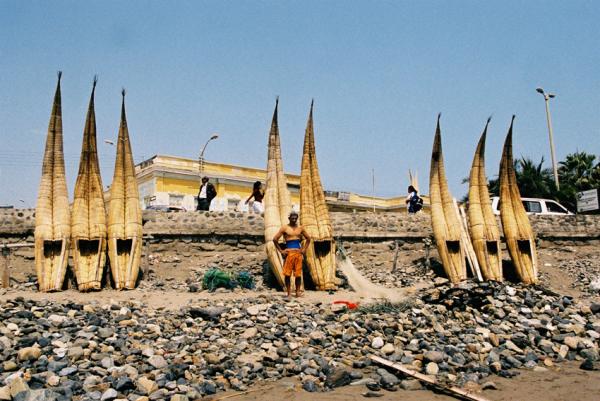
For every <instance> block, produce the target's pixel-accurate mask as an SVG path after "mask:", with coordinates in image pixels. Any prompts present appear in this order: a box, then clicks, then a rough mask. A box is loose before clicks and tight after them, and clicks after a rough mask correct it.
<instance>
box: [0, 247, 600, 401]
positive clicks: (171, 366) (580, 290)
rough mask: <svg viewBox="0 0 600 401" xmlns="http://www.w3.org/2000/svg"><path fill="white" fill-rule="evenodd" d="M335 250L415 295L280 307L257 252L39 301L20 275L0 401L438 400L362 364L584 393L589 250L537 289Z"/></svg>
mask: <svg viewBox="0 0 600 401" xmlns="http://www.w3.org/2000/svg"><path fill="white" fill-rule="evenodd" d="M408 246H411V247H414V244H408V245H407V247H408ZM348 248H349V253H350V256H351V258H352V260H353V261H354V264H355V265H356V266H357V267H358V268H359V269H360V270H361V272H362V273H363V274H364V275H365V276H366V277H369V278H370V279H371V280H372V281H373V282H376V283H378V284H381V285H384V286H386V287H404V288H407V287H410V286H413V285H416V284H423V283H425V284H427V286H426V288H425V289H424V290H421V291H418V292H413V294H414V295H413V296H411V297H407V299H406V300H405V301H404V302H401V303H399V304H390V303H385V302H383V303H375V304H371V305H360V307H359V308H358V309H354V310H348V309H346V308H345V307H343V306H339V305H333V304H332V301H333V300H336V299H345V300H350V301H357V299H355V297H354V296H353V293H352V292H351V291H348V290H342V291H339V292H337V293H335V294H333V295H327V294H323V293H316V292H308V293H307V295H306V297H305V298H302V299H299V300H296V299H293V300H286V299H285V298H284V297H282V295H281V293H279V292H277V291H275V290H273V289H270V288H269V285H268V283H267V282H265V281H263V271H264V266H263V262H264V257H263V256H262V253H261V252H259V251H260V250H257V251H255V252H240V251H238V252H222V251H218V250H207V253H206V255H205V257H204V258H202V260H200V261H195V262H194V263H193V265H187V264H189V263H190V262H189V261H186V260H185V259H184V260H182V259H179V260H177V258H178V256H177V255H172V254H169V253H168V252H167V253H164V254H162V253H157V254H151V255H149V266H150V268H149V269H148V270H147V272H146V276H145V279H144V280H143V281H142V282H141V285H140V288H138V289H137V290H135V291H131V292H115V291H102V292H100V293H93V294H81V293H78V292H76V291H73V290H71V291H67V292H64V293H56V294H40V293H37V292H36V291H35V280H33V279H32V280H29V281H25V282H21V283H19V284H15V286H14V287H13V288H12V289H9V290H0V361H1V362H0V400H76V401H77V400H115V399H119V400H140V401H143V400H148V399H150V400H163V399H165V400H176V401H184V400H193V399H199V398H202V397H207V398H211V397H212V398H213V399H219V398H218V397H220V394H222V392H223V391H229V392H231V391H238V392H240V391H241V392H244V391H248V390H250V391H251V392H250V393H248V394H247V395H244V396H243V397H240V399H248V400H250V399H261V398H252V397H255V396H254V395H253V394H258V395H256V397H260V396H261V395H262V394H267V393H268V394H271V398H274V399H277V398H289V399H302V400H304V399H307V400H308V399H311V400H313V399H314V397H313V396H311V397H312V398H302V396H300V395H296V396H293V397H292V396H291V395H290V394H311V393H314V392H318V393H319V397H318V398H321V396H323V397H328V394H332V393H330V390H332V389H334V388H339V387H340V386H346V385H349V384H353V385H352V386H349V387H344V390H336V391H334V392H333V394H340V395H339V397H342V398H331V399H361V398H364V397H379V396H382V397H383V399H390V398H389V395H390V394H397V393H390V392H393V391H398V392H400V393H402V394H404V395H403V396H402V398H404V399H409V400H410V399H415V400H416V399H446V398H444V396H440V395H435V396H434V395H432V393H431V392H429V391H418V390H425V388H424V387H423V386H422V384H421V383H420V382H418V381H416V380H414V379H411V378H409V377H406V376H402V375H400V374H396V372H394V371H393V370H389V369H385V368H384V367H382V366H378V365H376V364H374V363H373V362H372V361H371V360H370V359H369V356H371V355H379V356H382V357H384V358H386V359H388V360H390V361H395V362H398V363H401V364H403V365H405V366H408V367H410V368H411V369H414V370H416V371H419V372H422V373H424V374H428V375H430V376H432V377H435V378H437V379H438V380H439V381H440V382H441V383H445V384H453V385H458V386H462V387H464V388H467V389H469V390H471V391H473V392H476V393H483V396H485V397H489V398H490V399H494V400H495V399H498V400H499V399H511V398H502V397H503V396H498V395H495V394H504V395H507V397H508V394H512V399H522V397H524V396H526V395H527V391H528V387H529V386H532V385H535V384H538V385H540V383H542V387H543V388H545V389H547V390H548V393H547V397H546V398H540V399H556V400H560V399H565V398H564V397H565V394H569V392H567V393H564V392H563V393H560V394H563V395H556V394H558V393H557V392H552V391H551V390H550V389H551V387H550V385H549V384H543V383H544V382H545V381H546V380H548V379H544V378H547V377H555V379H553V380H557V381H559V382H561V380H563V381H562V382H561V383H563V384H564V385H565V386H572V387H573V388H572V394H574V395H576V398H577V399H581V400H593V399H596V398H595V397H594V395H593V394H594V389H595V390H596V391H600V386H598V388H597V389H596V388H594V387H593V383H600V380H598V379H600V371H598V369H600V356H599V347H600V297H599V295H600V294H599V291H598V289H597V287H596V285H595V283H596V281H597V280H598V277H599V275H600V262H599V259H598V256H599V252H598V250H597V249H595V248H593V247H591V248H589V249H587V248H577V249H575V248H570V247H568V246H567V247H555V248H552V249H543V250H540V270H541V274H540V276H541V285H540V286H530V287H523V286H520V285H519V284H515V283H511V282H510V281H508V282H507V283H504V284H498V283H474V282H472V281H467V282H465V283H463V284H461V285H460V286H459V287H458V288H451V287H450V286H449V285H448V283H447V280H445V279H443V278H441V277H439V276H438V275H437V274H436V271H435V268H436V263H435V259H433V260H431V261H430V262H429V264H430V265H432V266H433V268H429V267H428V262H427V257H426V255H427V254H426V251H425V249H424V248H421V249H418V250H415V249H402V248H400V249H399V251H398V258H397V261H396V262H397V263H396V264H397V268H396V270H395V271H394V272H391V269H392V267H393V260H394V258H395V254H396V252H395V246H394V244H393V243H388V244H383V245H382V244H379V245H377V246H376V248H377V249H375V250H373V249H369V248H367V249H360V247H358V246H349V247H348ZM432 255H433V257H435V253H434V251H432ZM212 267H219V268H220V269H223V270H225V271H228V272H230V273H231V274H232V275H233V276H235V275H236V274H237V273H239V272H240V271H249V272H250V273H251V274H252V275H253V276H254V277H255V279H256V280H255V281H256V284H257V288H256V289H255V290H242V289H235V290H218V291H217V293H216V294H208V293H207V291H203V290H202V289H201V281H202V276H203V275H204V273H205V272H206V271H207V270H208V269H210V268H212ZM342 279H343V277H342ZM408 293H410V291H408ZM563 370H565V371H567V372H569V375H566V376H564V377H563V376H561V374H560V372H561V371H563ZM531 375H533V377H538V379H531V377H532V376H531ZM536 375H537V376H536ZM515 376H519V377H524V378H526V379H525V380H522V381H521V382H522V383H526V384H522V387H519V386H520V385H519V384H515V385H513V384H505V385H503V382H504V381H505V380H511V382H510V383H521V382H520V381H519V379H518V378H516V379H515V378H514V377H515ZM561 377H562V379H561ZM569 377H571V381H566V380H567V379H568V378H569ZM583 378H585V379H583ZM528 380H534V382H533V384H532V382H528ZM582 380H583V381H582ZM578 382H579V383H580V384H577V383H578ZM289 383H291V385H290V384H289ZM515 386H516V387H515ZM590 386H591V387H590ZM495 388H498V389H500V391H499V392H497V393H494V392H493V390H494V389H495ZM514 388H516V390H514ZM291 389H293V393H290V392H289V391H292V390H291ZM519 389H520V390H519ZM254 390H259V391H258V392H257V393H254V392H253V391H254ZM513 390H514V391H517V390H518V391H521V392H518V391H517V392H516V393H515V392H511V391H513ZM590 391H592V395H590V394H588V393H589V392H590ZM228 394H229V393H228ZM235 394H238V393H235ZM411 394H420V395H418V396H412V395H411ZM596 394H597V393H596ZM290 397H291V398H290ZM429 397H431V398H429ZM438 397H441V398H438ZM553 397H554V398H553ZM557 397H558V398H557ZM561 397H563V398H561ZM527 398H530V397H529V396H527ZM263 399H264V398H263Z"/></svg>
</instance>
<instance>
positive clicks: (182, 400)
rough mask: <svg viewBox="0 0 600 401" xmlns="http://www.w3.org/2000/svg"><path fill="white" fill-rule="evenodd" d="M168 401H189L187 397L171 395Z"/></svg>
mask: <svg viewBox="0 0 600 401" xmlns="http://www.w3.org/2000/svg"><path fill="white" fill-rule="evenodd" d="M170 401H189V398H188V397H187V395H183V394H173V395H172V396H171V400H170Z"/></svg>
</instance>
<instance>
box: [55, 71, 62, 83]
mask: <svg viewBox="0 0 600 401" xmlns="http://www.w3.org/2000/svg"><path fill="white" fill-rule="evenodd" d="M56 75H58V83H59V84H60V79H61V78H62V71H60V70H58V72H57V73H56Z"/></svg>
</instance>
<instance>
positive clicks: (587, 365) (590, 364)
mask: <svg viewBox="0 0 600 401" xmlns="http://www.w3.org/2000/svg"><path fill="white" fill-rule="evenodd" d="M579 369H583V370H600V362H597V361H592V360H591V359H585V360H584V361H583V362H582V363H581V365H579Z"/></svg>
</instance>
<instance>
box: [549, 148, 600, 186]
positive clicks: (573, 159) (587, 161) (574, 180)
mask: <svg viewBox="0 0 600 401" xmlns="http://www.w3.org/2000/svg"><path fill="white" fill-rule="evenodd" d="M595 160H596V156H595V155H590V154H588V153H586V152H575V153H571V154H568V155H567V156H566V158H565V160H564V161H561V162H559V163H558V164H559V165H560V167H559V168H558V176H559V178H560V182H561V185H568V186H573V187H574V188H575V189H576V190H577V191H585V190H588V189H592V188H596V187H598V184H599V183H600V163H597V164H595V165H594V161H595Z"/></svg>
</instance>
